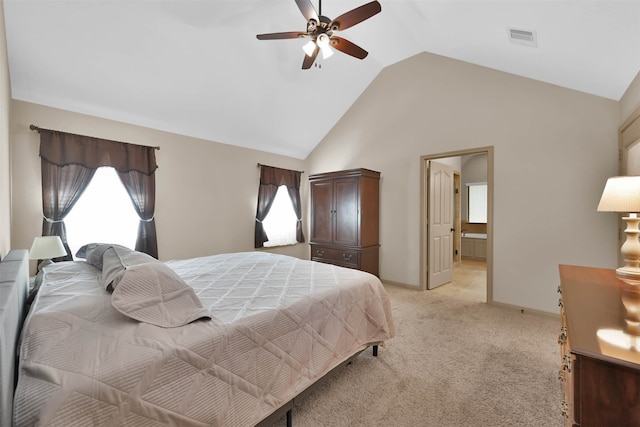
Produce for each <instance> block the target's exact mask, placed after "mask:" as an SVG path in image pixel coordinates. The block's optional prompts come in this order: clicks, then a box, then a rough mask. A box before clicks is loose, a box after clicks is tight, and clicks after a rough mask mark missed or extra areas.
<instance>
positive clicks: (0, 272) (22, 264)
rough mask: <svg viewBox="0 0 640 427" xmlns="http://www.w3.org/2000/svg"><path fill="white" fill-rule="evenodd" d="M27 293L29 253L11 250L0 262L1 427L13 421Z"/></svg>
mask: <svg viewBox="0 0 640 427" xmlns="http://www.w3.org/2000/svg"><path fill="white" fill-rule="evenodd" d="M28 293H29V251H27V250H26V249H14V250H11V251H9V253H8V254H7V256H6V257H4V259H3V260H2V262H0V425H3V426H10V425H12V419H13V391H14V389H15V383H16V380H17V377H16V369H17V366H16V361H17V360H16V347H17V345H18V341H19V339H20V332H21V330H22V322H23V320H24V316H25V314H26V313H25V312H24V310H25V308H24V307H25V305H24V303H25V301H26V299H27V294H28Z"/></svg>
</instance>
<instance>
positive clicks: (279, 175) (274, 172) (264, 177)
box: [260, 165, 300, 188]
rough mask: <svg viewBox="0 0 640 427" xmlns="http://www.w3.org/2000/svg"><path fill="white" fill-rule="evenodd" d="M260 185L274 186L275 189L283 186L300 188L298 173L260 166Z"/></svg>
mask: <svg viewBox="0 0 640 427" xmlns="http://www.w3.org/2000/svg"><path fill="white" fill-rule="evenodd" d="M260 185H275V186H277V187H279V186H281V185H284V186H286V187H287V188H300V172H297V171H293V170H289V169H280V168H275V167H273V166H264V165H262V167H261V168H260Z"/></svg>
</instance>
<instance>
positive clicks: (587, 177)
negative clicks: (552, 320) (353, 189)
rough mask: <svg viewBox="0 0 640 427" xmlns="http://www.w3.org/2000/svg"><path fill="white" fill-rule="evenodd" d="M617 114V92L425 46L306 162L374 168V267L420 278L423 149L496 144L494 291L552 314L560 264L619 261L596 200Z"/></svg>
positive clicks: (611, 222)
mask: <svg viewBox="0 0 640 427" xmlns="http://www.w3.org/2000/svg"><path fill="white" fill-rule="evenodd" d="M619 122H620V120H619V105H618V103H617V102H614V101H610V100H606V99H603V98H598V97H594V96H591V95H586V94H583V93H579V92H575V91H571V90H568V89H563V88H560V87H557V86H552V85H548V84H545V83H541V82H538V81H534V80H530V79H526V78H522V77H517V76H514V75H510V74H506V73H502V72H498V71H495V70H491V69H487V68H483V67H480V66H475V65H472V64H468V63H463V62H460V61H456V60H452V59H447V58H444V57H441V56H437V55H433V54H428V53H423V54H420V55H417V56H414V57H412V58H409V59H407V60H405V61H402V62H400V63H398V64H395V65H393V66H391V67H388V68H386V69H384V70H383V71H382V72H381V73H380V74H379V75H378V77H377V78H376V79H375V80H374V81H373V82H372V83H371V85H370V86H369V87H368V88H367V90H366V91H365V92H364V93H363V94H362V95H361V97H360V98H359V99H358V100H357V101H356V102H355V103H354V105H353V106H352V107H351V109H350V110H349V111H348V112H347V113H346V114H345V115H344V116H343V117H342V119H341V120H340V121H339V122H338V123H337V125H336V126H335V127H334V128H333V129H332V130H331V132H329V134H328V135H327V136H326V137H325V138H324V139H323V141H322V142H321V143H320V144H319V146H318V147H317V148H316V149H315V150H314V151H313V152H312V153H311V155H310V156H309V158H308V159H307V166H306V168H307V169H308V170H309V173H317V172H324V171H330V170H340V169H345V168H354V167H366V168H369V169H374V170H378V171H380V172H381V173H382V181H381V199H380V204H381V230H380V231H381V239H380V240H381V248H380V263H381V265H380V274H381V277H382V278H383V279H387V280H390V281H394V282H400V283H404V284H408V285H411V286H415V287H418V286H419V280H420V277H419V276H420V265H419V262H420V237H419V236H420V233H419V230H420V206H419V200H420V185H419V184H420V182H419V180H420V156H421V155H430V154H439V153H448V152H451V151H455V150H463V149H469V148H475V147H484V146H493V147H494V154H495V157H494V160H495V173H494V179H495V193H494V214H495V216H494V235H493V238H494V254H493V265H494V276H493V297H494V300H495V301H496V302H499V303H504V304H510V305H515V306H519V307H528V308H532V309H535V310H541V311H546V312H551V313H557V310H558V308H557V306H558V296H557V293H556V289H557V285H558V264H559V263H566V264H579V265H592V266H601V267H615V266H616V265H615V264H616V254H617V252H618V248H617V239H616V224H617V222H616V218H615V215H614V214H608V213H599V212H596V207H597V204H598V200H599V198H600V193H601V192H602V189H603V187H604V183H605V181H606V179H607V177H609V176H611V175H614V174H615V173H616V170H617V160H616V148H617V126H618V124H619ZM425 309H428V308H425Z"/></svg>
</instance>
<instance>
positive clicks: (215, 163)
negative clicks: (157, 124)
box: [11, 100, 308, 260]
mask: <svg viewBox="0 0 640 427" xmlns="http://www.w3.org/2000/svg"><path fill="white" fill-rule="evenodd" d="M11 108H12V117H11V138H12V146H13V154H12V163H13V165H14V166H15V167H14V170H13V183H14V199H13V204H12V209H13V214H14V217H15V221H14V226H13V247H15V248H29V247H30V246H31V242H32V241H33V238H34V236H36V235H39V234H40V232H41V231H42V223H41V221H42V201H41V197H42V191H41V181H40V179H41V178H40V158H39V157H38V147H39V134H38V133H37V132H34V131H31V130H29V125H30V124H35V125H37V126H39V127H42V128H47V129H55V130H60V131H65V132H71V133H78V134H83V135H89V136H95V137H100V138H105V139H112V140H117V141H122V142H129V143H135V144H142V145H154V146H155V145H159V146H160V147H161V148H160V150H159V151H157V152H156V157H157V162H158V167H159V168H158V170H157V172H156V193H157V194H156V224H157V231H158V252H159V256H160V258H161V259H163V260H168V259H176V258H190V257H195V256H202V255H209V254H216V253H222V252H237V251H252V250H254V249H253V227H254V224H255V222H254V218H255V211H256V201H257V194H258V182H259V169H258V167H257V164H258V163H263V164H267V165H273V166H278V167H283V168H289V169H295V170H304V162H303V161H302V160H298V159H293V158H289V157H284V156H279V155H275V154H268V153H264V152H261V151H255V150H248V149H243V148H238V147H234V146H230V145H224V144H219V143H214V142H210V141H203V140H199V139H195V138H188V137H184V136H179V135H174V134H170V133H166V132H161V131H156V130H151V129H146V128H142V127H139V126H132V125H127V124H123V123H119V122H114V121H110V120H104V119H99V118H96V117H91V116H85V115H81V114H76V113H71V112H68V111H63V110H58V109H54V108H49V107H45V106H42V105H36V104H30V103H26V102H21V101H15V100H14V101H12V103H11ZM304 191H306V189H304ZM302 197H303V200H306V192H304V193H303V194H302ZM304 209H306V205H305V206H304ZM271 251H273V252H280V253H285V254H288V255H293V256H298V257H301V258H304V257H307V256H308V248H307V245H306V244H298V245H295V246H289V247H285V248H281V249H279V250H278V249H273V250H271Z"/></svg>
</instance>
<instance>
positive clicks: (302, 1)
mask: <svg viewBox="0 0 640 427" xmlns="http://www.w3.org/2000/svg"><path fill="white" fill-rule="evenodd" d="M296 4H297V5H298V8H299V9H300V12H302V15H303V16H304V18H305V19H306V20H307V21H309V20H311V19H315V20H316V22H320V20H319V19H318V12H316V9H315V8H314V7H313V5H312V4H311V0H296Z"/></svg>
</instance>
